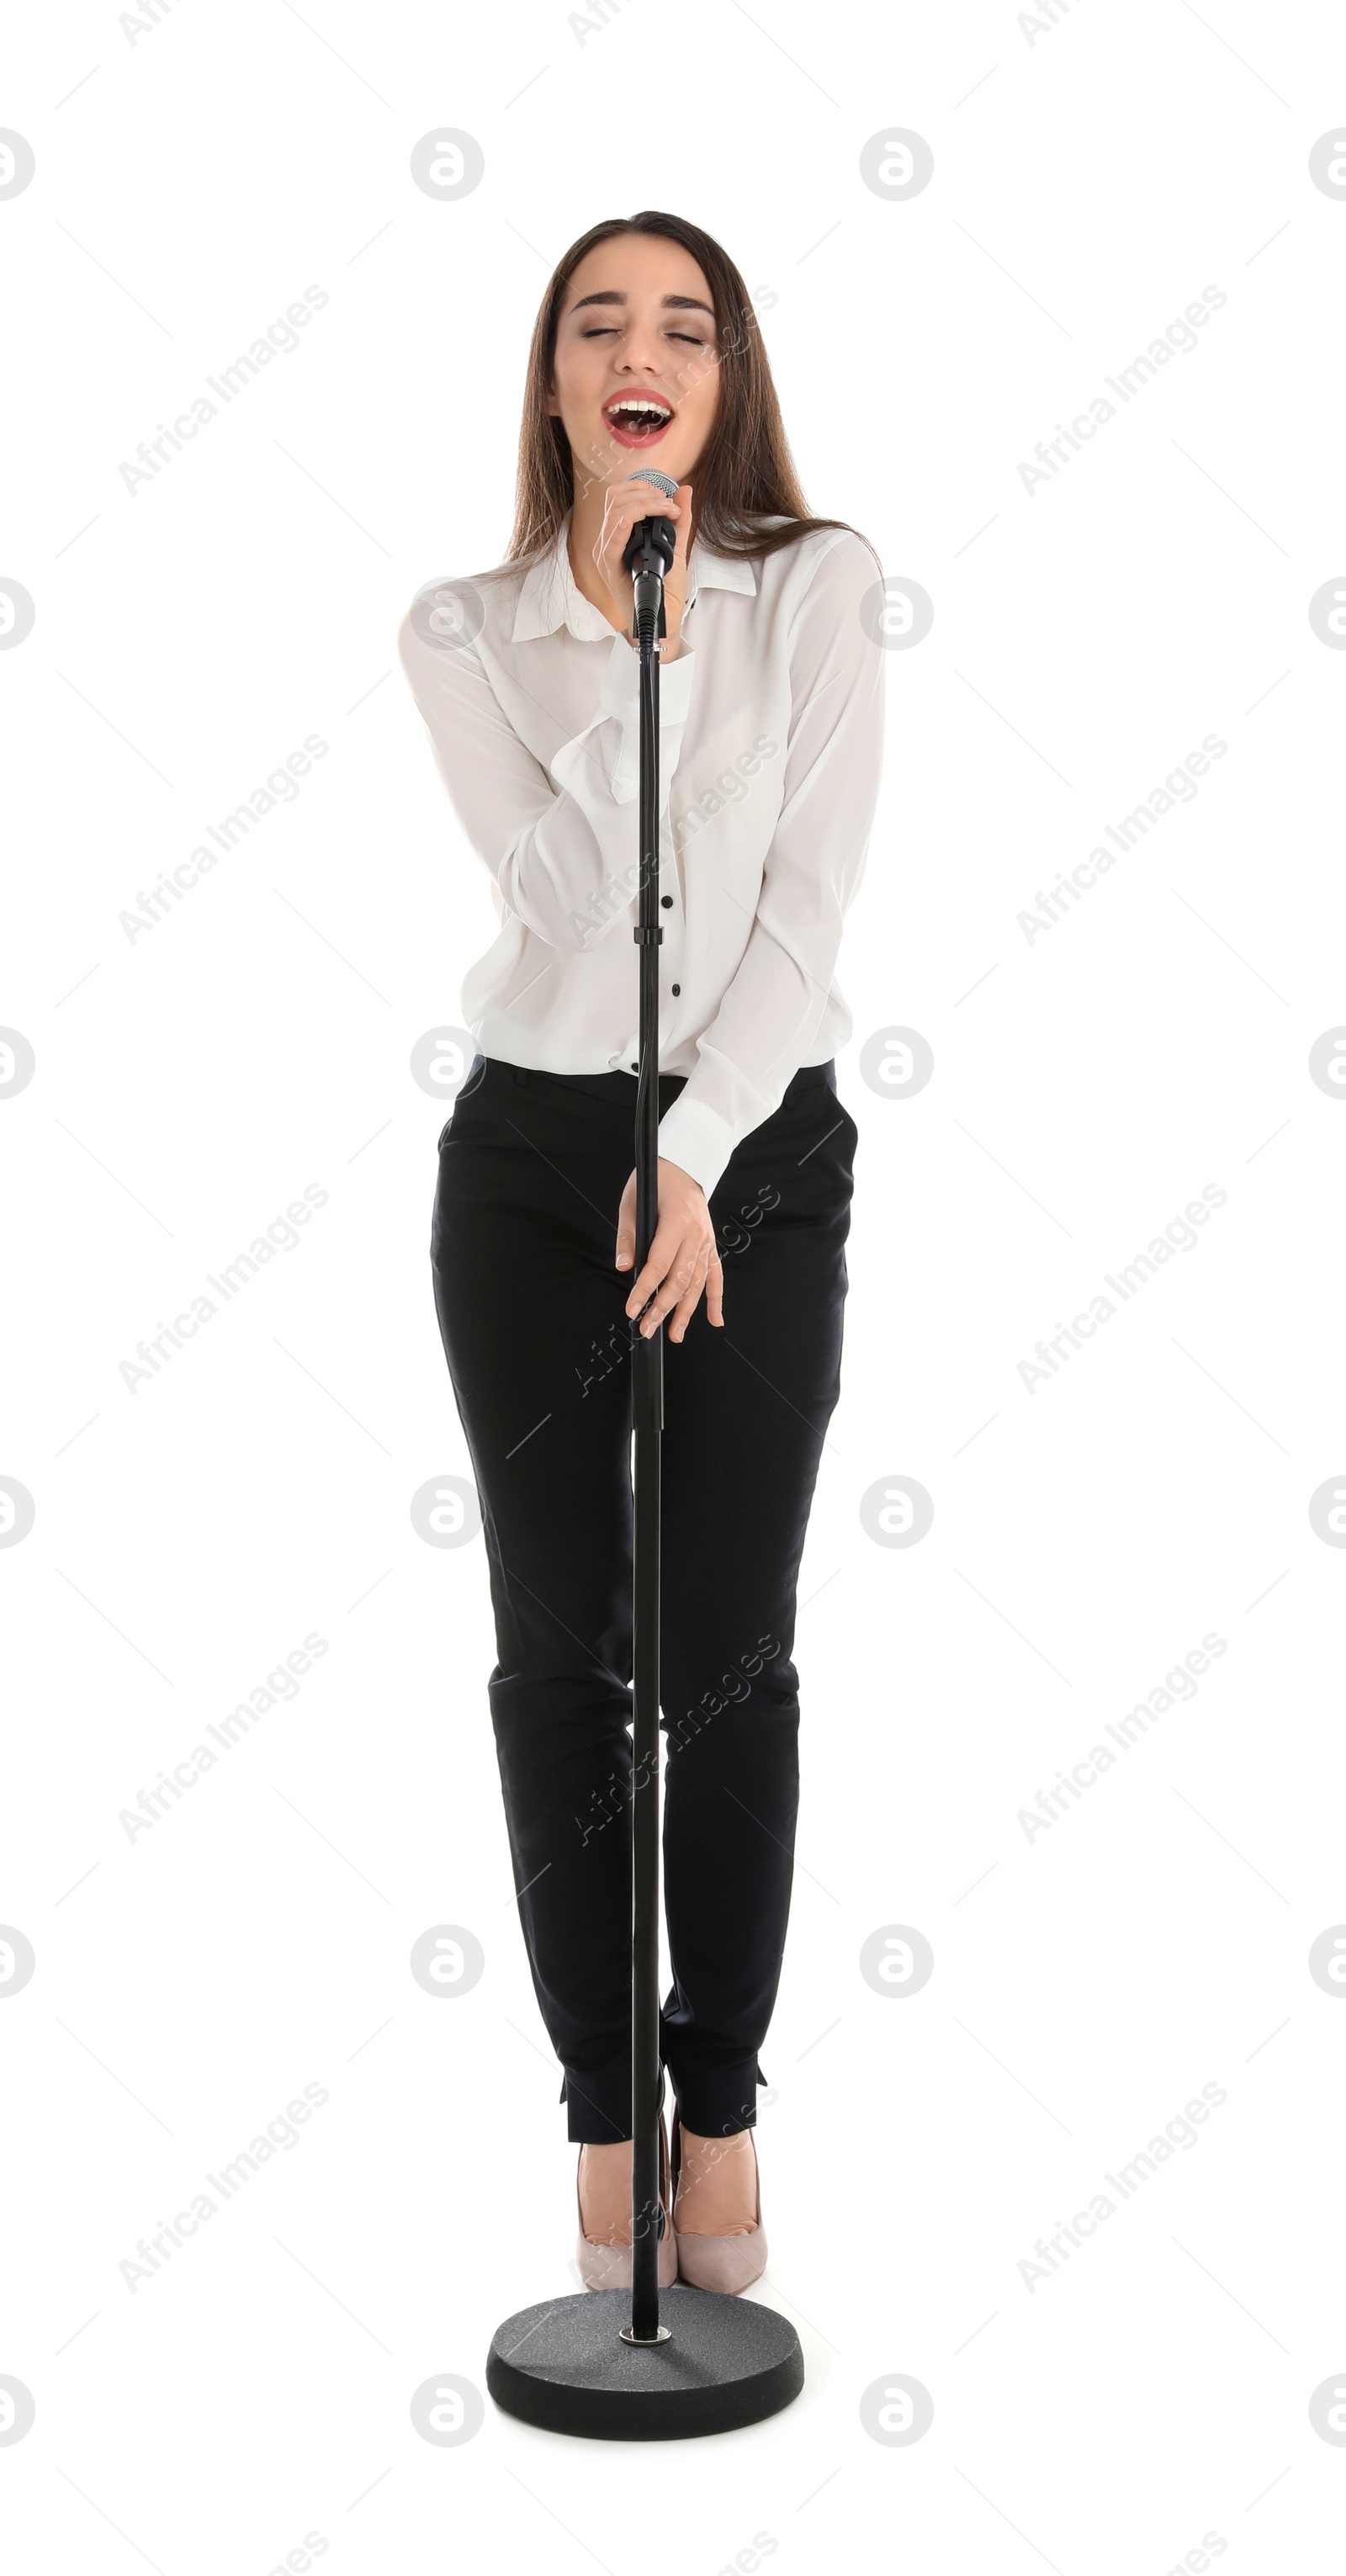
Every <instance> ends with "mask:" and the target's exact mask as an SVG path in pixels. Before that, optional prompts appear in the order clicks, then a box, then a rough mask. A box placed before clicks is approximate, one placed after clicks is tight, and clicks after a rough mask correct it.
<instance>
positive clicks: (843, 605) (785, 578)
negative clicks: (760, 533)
mask: <svg viewBox="0 0 1346 2576" xmlns="http://www.w3.org/2000/svg"><path fill="white" fill-rule="evenodd" d="M765 524H768V525H774V526H776V527H780V526H783V525H785V524H786V523H785V522H784V521H782V520H779V519H778V520H775V521H774V522H766V523H765ZM756 571H757V582H758V589H759V593H760V595H761V597H762V600H763V603H764V605H768V606H769V607H770V608H771V609H772V610H773V611H774V612H775V613H777V614H779V615H781V616H783V617H784V618H786V619H787V621H791V622H792V621H793V619H794V618H795V616H796V615H797V614H798V612H799V611H800V609H801V608H802V607H803V606H804V604H805V602H806V601H807V602H809V603H811V604H812V606H813V607H814V608H815V609H821V610H822V612H823V613H824V615H825V614H827V613H828V612H829V610H830V611H841V610H845V609H848V608H851V607H854V606H856V605H857V604H858V603H859V601H860V600H862V599H863V598H864V597H865V595H866V593H867V592H869V591H872V590H875V589H877V588H881V587H882V583H883V566H882V564H881V563H880V561H879V557H878V554H877V552H876V550H875V548H874V547H873V546H872V545H871V544H870V542H869V541H868V539H867V538H865V537H862V536H861V535H859V533H858V532H857V531H856V530H855V529H854V528H849V527H846V528H806V529H805V530H804V531H803V533H802V535H800V536H798V537H795V538H793V539H792V541H791V543H790V544H789V545H786V546H778V547H777V548H776V550H775V552H774V553H773V554H768V555H762V556H759V557H758V558H757V563H756Z"/></svg>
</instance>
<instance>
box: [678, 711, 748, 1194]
mask: <svg viewBox="0 0 1346 2576" xmlns="http://www.w3.org/2000/svg"><path fill="white" fill-rule="evenodd" d="M673 667H674V669H675V670H676V668H677V664H676V663H675V664H674V666H673ZM737 1143H738V1138H737V1136H736V1135H735V1134H734V1131H733V1128H732V1127H731V1126H729V1124H728V1122H727V1121H726V1120H725V1119H723V1118H721V1117H720V1115H719V1113H718V1111H716V1110H714V1109H707V1107H706V1105H705V1103H704V1101H701V1100H689V1099H688V1097H687V1094H686V1091H685V1090H684V1091H681V1092H680V1093H679V1095H678V1097H677V1099H676V1100H675V1101H674V1103H673V1106H672V1108H671V1109H666V1110H665V1111H664V1114H663V1117H662V1118H661V1119H660V1121H659V1152H660V1153H661V1154H662V1155H663V1156H664V1158H665V1160H666V1161H667V1162H670V1163H677V1164H679V1165H680V1166H681V1168H682V1170H683V1171H684V1172H690V1173H691V1176H692V1179H693V1180H694V1181H699V1182H700V1184H701V1187H702V1189H703V1190H704V1191H705V1194H706V1197H707V1198H708V1199H709V1197H710V1194H711V1192H712V1190H713V1189H714V1188H715V1186H716V1184H717V1182H718V1181H719V1179H720V1176H721V1174H722V1173H723V1171H724V1169H725V1166H726V1164H727V1163H728V1161H729V1158H730V1155H731V1154H732V1153H733V1150H734V1147H735V1146H736V1144H737Z"/></svg>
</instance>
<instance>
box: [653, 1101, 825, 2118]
mask: <svg viewBox="0 0 1346 2576" xmlns="http://www.w3.org/2000/svg"><path fill="white" fill-rule="evenodd" d="M855 1139H856V1130H855V1127H854V1124H853V1122H852V1120H851V1118H850V1116H849V1114H848V1112H847V1111H846V1110H844V1109H843V1108H842V1106H841V1104H840V1101H839V1100H838V1098H837V1095H836V1093H835V1091H833V1090H832V1088H831V1087H830V1085H829V1084H827V1083H822V1082H815V1083H814V1084H812V1085H808V1086H805V1087H804V1088H803V1089H802V1090H796V1088H795V1086H793V1085H792V1086H791V1091H790V1092H789V1093H787V1095H786V1099H785V1100H784V1101H783V1102H782V1104H781V1107H780V1108H779V1110H777V1111H776V1113H775V1115H774V1116H773V1117H772V1118H770V1119H767V1120H765V1121H764V1122H763V1124H762V1126H761V1127H760V1128H757V1129H755V1130H754V1131H753V1132H752V1134H750V1135H749V1136H748V1137H746V1138H745V1139H744V1142H743V1144H742V1145H741V1146H740V1147H739V1149H738V1152H737V1153H736V1154H735V1155H734V1157H733V1160H732V1162H731V1163H730V1164H729V1167H728V1169H727V1171H726V1172H725V1174H724V1177H723V1179H722V1181H721V1183H720V1185H719V1187H718V1188H717V1190H716V1191H715V1194H714V1197H713V1199H712V1202H711V1212H712V1215H713V1217H714V1220H715V1227H716V1236H717V1240H719V1242H720V1244H721V1258H722V1260H723V1262H724V1268H725V1285H724V1315H725V1320H724V1325H723V1328H722V1329H720V1330H716V1329H715V1328H713V1327H712V1326H711V1325H710V1324H708V1323H707V1321H706V1315H705V1306H704V1302H703V1303H702V1304H701V1305H699V1306H698V1308H697V1310H696V1314H695V1316H694V1318H693V1321H692V1323H691V1325H690V1326H689V1328H688V1332H687V1335H686V1338H685V1340H684V1341H683V1342H682V1343H681V1344H680V1345H676V1346H675V1345H672V1344H670V1345H669V1346H668V1348H667V1351H666V1354H665V1362H664V1374H665V1436H664V1520H663V1528H664V1584H663V1615H662V1623H661V1626H662V1635H661V1657H660V1661H661V1699H662V1703H663V1724H664V1727H665V1730H666V1742H667V1772H666V1786H665V1807H664V1876H665V1906H666V1913H667V1921H668V1935H669V1947H670V1953H671V1958H672V1966H673V1985H672V1989H671V1991H670V1993H669V1996H668V1998H667V2001H666V2003H665V2006H664V2012H663V2033H662V2041H663V2053H664V2057H665V2061H666V2063H667V2066H668V2069H669V2072H670V2074H671V2076H672V2078H673V2081H674V2085H675V2088H676V2092H677V2097H678V2105H679V2109H680V2111H681V2113H682V2115H683V2119H684V2122H685V2124H686V2127H687V2129H688V2130H689V2131H691V2132H692V2133H694V2135H699V2136H701V2137H705V2138H709V2137H717V2138H725V2137H730V2136H732V2135H734V2134H735V2133H737V2132H738V2131H739V2130H742V2129H747V2128H751V2127H752V2126H753V2125H754V2124H755V2121H756V2085H757V2082H758V2080H759V2078H760V2073H761V2070H760V2068H759V2066H758V2059H757V2051H758V2048H759V2046H760V2045H761V2043H762V2040H763V2039H764V2037H765V2034H766V2029H767V2025H768V2023H769V2021H770V2018H771V2012H772V2008H773V2005H774V2003H775V1998H776V1989H777V1985H778V1982H779V1977H780V1968H781V1957H782V1952H783V1950H784V1945H785V1932H786V1924H787V1920H788V1916H789V1908H790V1891H791V1877H792V1868H793V1850H794V1835H795V1820H796V1813H797V1807H798V1794H799V1779H798V1730H799V1696H798V1674H797V1672H796V1670H795V1666H794V1662H793V1660H792V1650H793V1645H794V1621H795V1589H796V1582H797V1578H798V1572H799V1561H800V1557H801V1555H802V1552H803V1546H804V1537H805V1532H806V1528H807V1524H808V1515H809V1507H810V1504H811V1502H812V1498H813V1489H814V1484H815V1480H816V1476H817V1470H818V1462H819V1459H820V1456H821V1453H822V1443H823V1436H824V1433H825V1431H826V1427H827V1423H828V1421H829V1419H830V1417H831V1414H832V1410H833V1408H834V1406H835V1403H836V1400H837V1395H838V1392H839V1387H840V1361H841V1342H842V1312H843V1305H844V1300H845V1295H846V1286H847V1278H846V1258H845V1249H844V1247H845V1239H846V1235H847V1231H848V1229H849V1223H850V1200H851V1194H852V1188H853V1180H852V1156H853V1152H854V1146H855ZM745 1210H746V1211H748V1214H747V1217H746V1218H745V1216H744V1211H745ZM754 1215H755V1218H756V1221H755V1222H754V1221H753V1218H754Z"/></svg>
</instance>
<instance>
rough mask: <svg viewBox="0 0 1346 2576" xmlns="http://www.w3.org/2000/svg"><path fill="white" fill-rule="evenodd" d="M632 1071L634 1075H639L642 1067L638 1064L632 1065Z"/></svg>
mask: <svg viewBox="0 0 1346 2576" xmlns="http://www.w3.org/2000/svg"><path fill="white" fill-rule="evenodd" d="M631 1071H632V1072H633V1073H639V1071H640V1067H639V1065H638V1064H633V1065H632V1067H631Z"/></svg>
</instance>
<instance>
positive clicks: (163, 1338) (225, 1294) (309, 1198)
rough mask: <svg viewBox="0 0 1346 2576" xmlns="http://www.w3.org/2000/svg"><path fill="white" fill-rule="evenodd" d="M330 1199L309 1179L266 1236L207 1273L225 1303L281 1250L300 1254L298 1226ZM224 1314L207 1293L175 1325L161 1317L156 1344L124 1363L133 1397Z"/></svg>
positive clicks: (145, 1344) (140, 1345)
mask: <svg viewBox="0 0 1346 2576" xmlns="http://www.w3.org/2000/svg"><path fill="white" fill-rule="evenodd" d="M329 1195H330V1193H329V1192H328V1191H326V1190H324V1189H322V1188H320V1187H319V1184H318V1183H317V1181H309V1182H308V1183H307V1185H306V1187H305V1189H304V1194H303V1197H302V1198H297V1199H291V1201H290V1204H289V1206H288V1207H287V1209H286V1211H285V1214H284V1216H277V1217H273V1218H272V1220H271V1223H270V1225H269V1226H268V1227H267V1229H266V1232H265V1234H258V1235H254V1237H253V1240H252V1242H251V1244H250V1245H249V1247H248V1250H247V1251H246V1252H236V1253H235V1255H234V1258H233V1260H232V1261H226V1262H223V1263H222V1264H221V1266H220V1269H219V1272H218V1274H217V1273H216V1272H215V1271H213V1270H208V1271H207V1272H206V1285H207V1287H210V1288H213V1289H214V1291H215V1295H216V1297H218V1299H219V1301H220V1305H222V1306H227V1305H228V1304H229V1302H230V1300H231V1298H234V1297H236V1296H237V1295H238V1292H239V1290H240V1288H246V1286H247V1284H248V1281H249V1280H250V1279H255V1278H256V1276H257V1273H258V1271H259V1270H260V1269H261V1268H262V1265H263V1263H264V1262H267V1261H274V1260H275V1257H276V1254H277V1253H278V1252H293V1251H294V1249H295V1246H296V1244H297V1243H298V1241H299V1234H298V1228H299V1227H300V1226H302V1225H307V1224H308V1221H309V1218H310V1217H311V1216H314V1215H316V1213H317V1211H318V1209H319V1208H325V1207H326V1205H327V1201H328V1197H329ZM219 1311H220V1306H217V1305H216V1304H215V1302H214V1300H213V1299H212V1298H210V1297H207V1296H206V1295H205V1294H204V1293H202V1294H201V1295H199V1296H196V1297H193V1299H192V1302H191V1307H190V1309H189V1310H185V1311H184V1312H183V1313H182V1314H181V1315H175V1316H174V1318H173V1321H172V1324H171V1325H169V1324H166V1323H165V1322H164V1319H163V1317H162V1315H161V1316H160V1318H159V1330H158V1333H157V1334H156V1336H155V1338H154V1340H153V1341H141V1342H137V1344H136V1357H135V1359H133V1360H121V1361H119V1362H118V1367H119V1369H120V1371H121V1379H122V1384H123V1386H124V1387H125V1388H126V1391H127V1394H128V1395H136V1394H138V1392H139V1390H140V1387H141V1385H142V1384H144V1385H146V1386H148V1384H149V1382H150V1379H151V1378H153V1377H157V1376H158V1374H159V1371H160V1370H161V1369H162V1368H166V1367H167V1365H168V1362H169V1360H170V1359H171V1358H172V1356H173V1353H174V1351H180V1350H181V1349H182V1347H183V1345H184V1343H186V1342H191V1341H194V1340H195V1339H196V1336H197V1334H198V1333H199V1332H200V1330H201V1327H202V1325H203V1324H210V1323H213V1322H214V1319H215V1317H216V1315H218V1313H219ZM165 1344H166V1345H167V1348H165Z"/></svg>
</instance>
